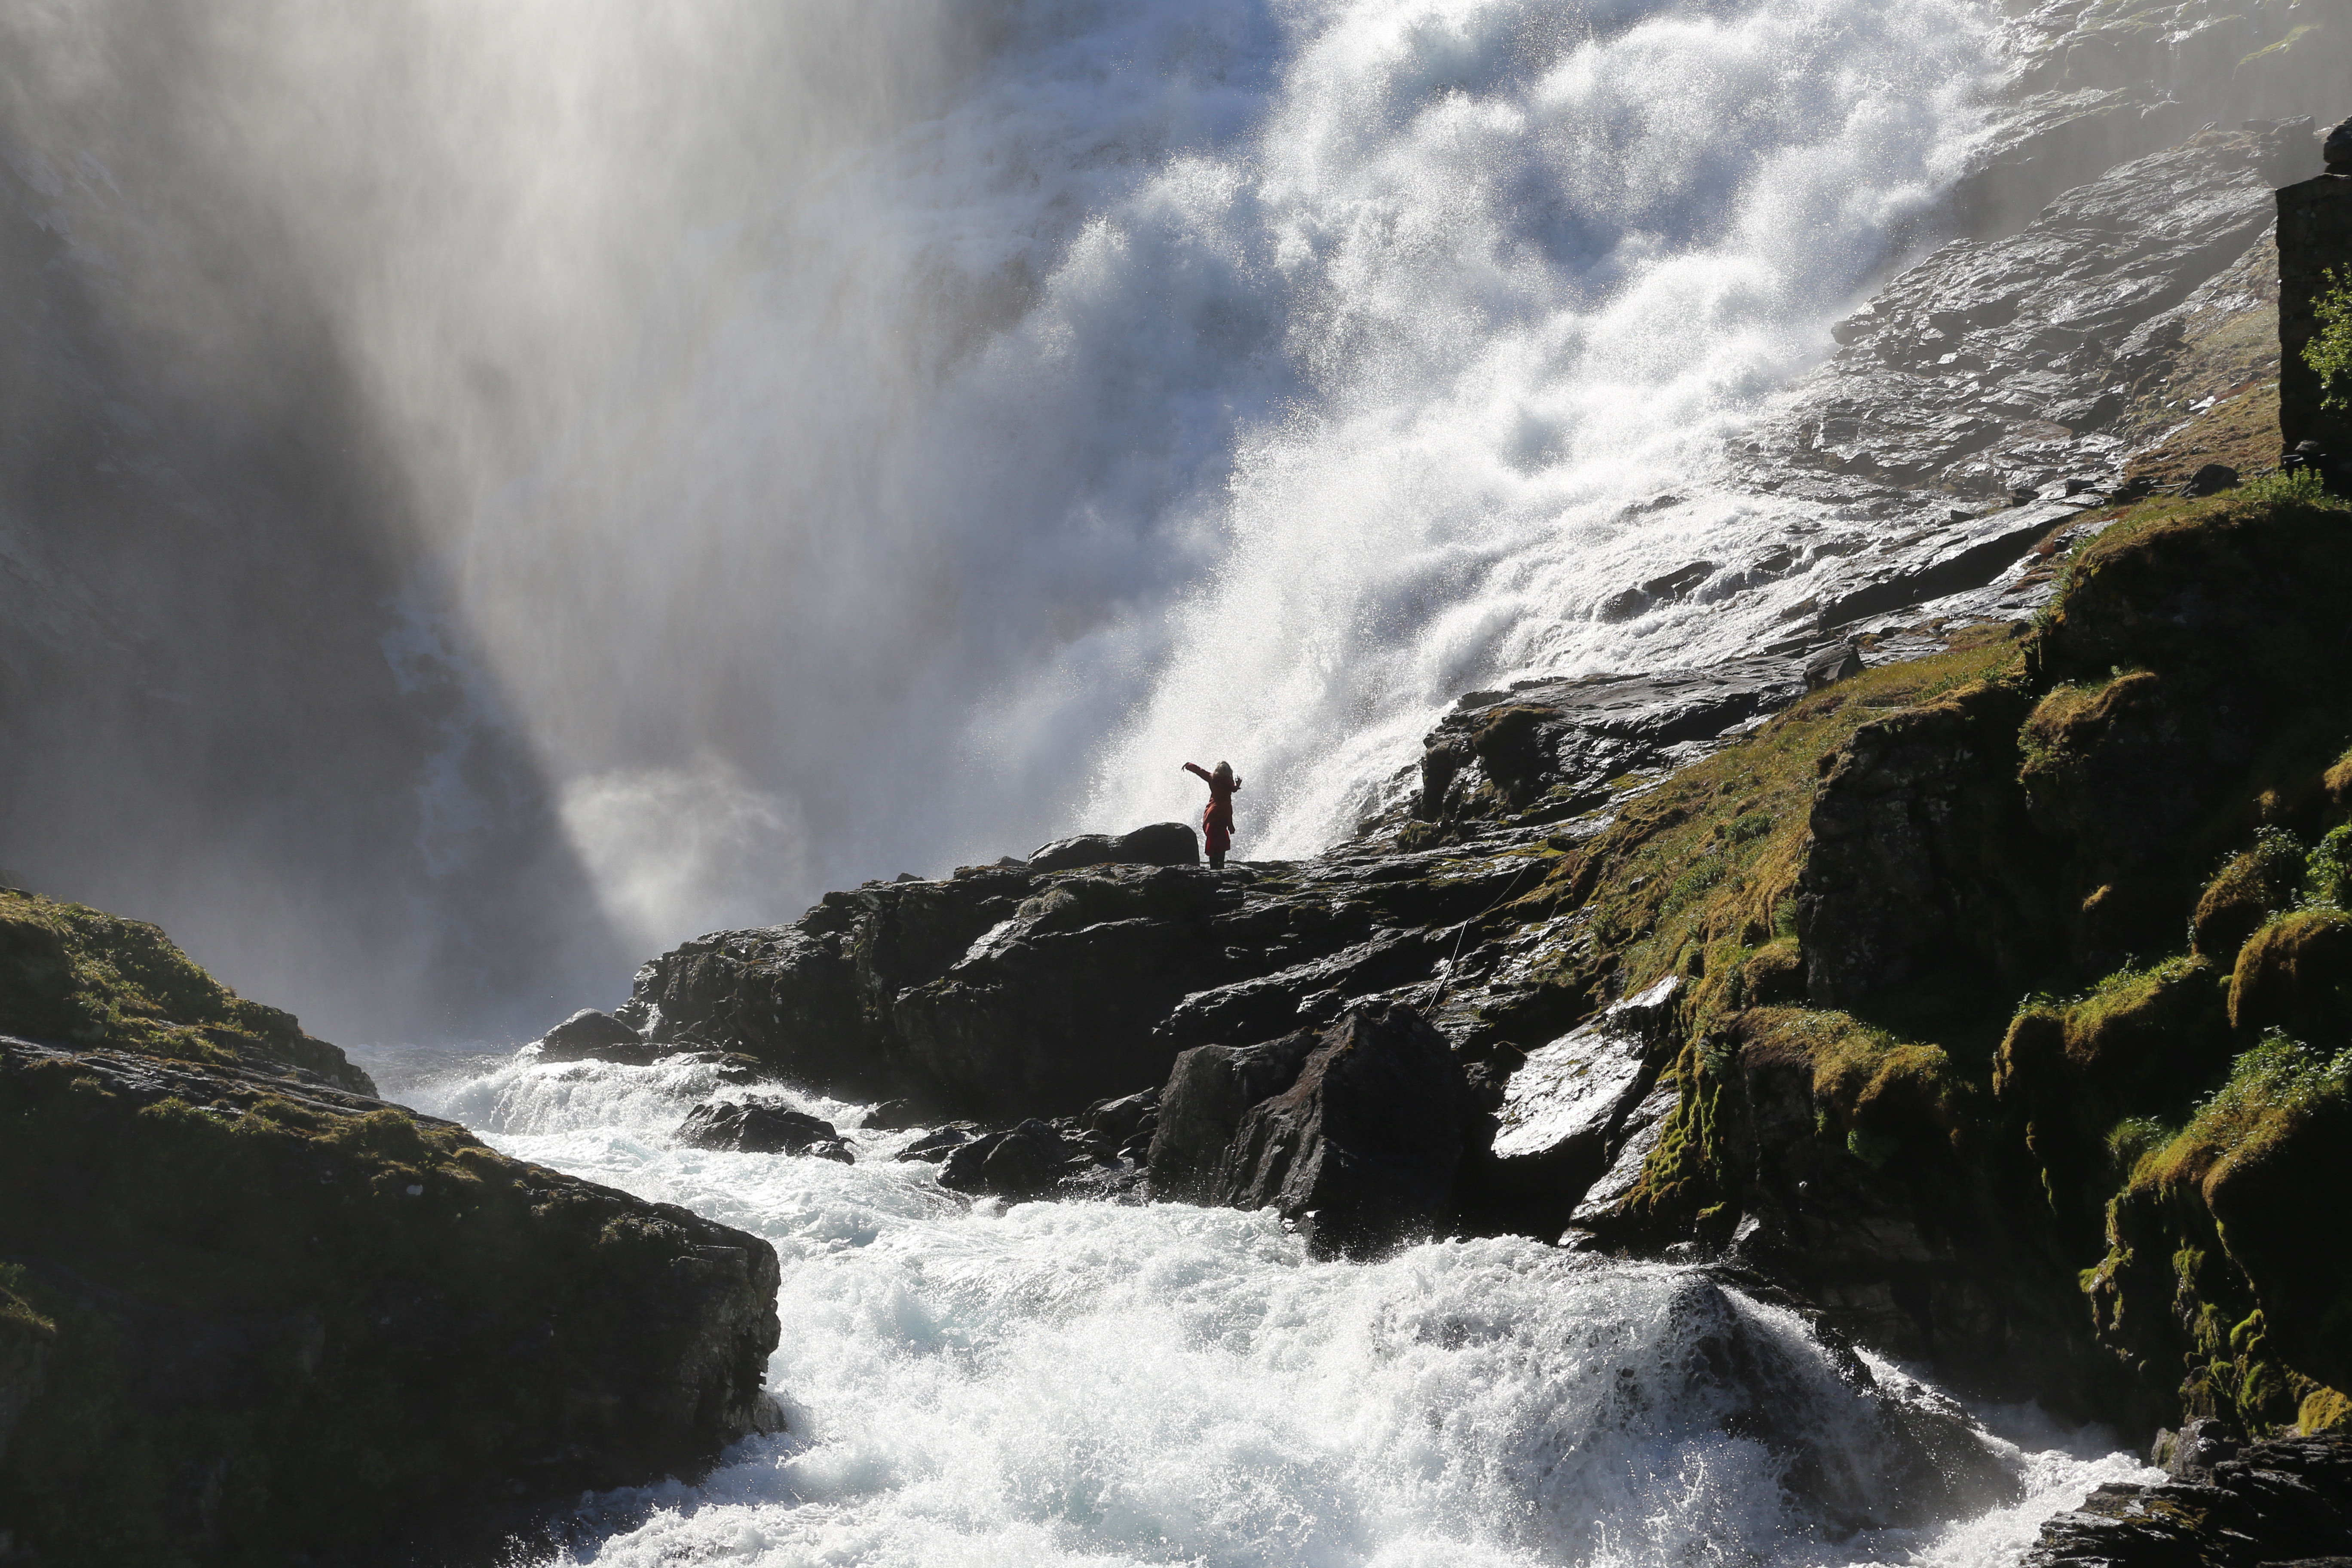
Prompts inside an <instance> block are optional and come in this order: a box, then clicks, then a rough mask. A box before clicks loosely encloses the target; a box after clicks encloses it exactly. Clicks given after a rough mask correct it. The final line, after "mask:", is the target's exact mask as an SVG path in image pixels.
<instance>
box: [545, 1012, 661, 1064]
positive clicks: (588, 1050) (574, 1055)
mask: <svg viewBox="0 0 2352 1568" xmlns="http://www.w3.org/2000/svg"><path fill="white" fill-rule="evenodd" d="M654 1054H655V1053H654V1052H653V1050H652V1048H651V1047H648V1046H647V1045H646V1041H645V1039H644V1037H641V1036H640V1035H639V1034H638V1033H637V1032H636V1031H635V1029H633V1028H631V1027H629V1026H628V1025H626V1024H624V1023H623V1022H621V1020H620V1019H618V1018H615V1017H614V1016H613V1015H611V1014H610V1013H600V1012H598V1011H597V1010H596V1009H595V1008H593V1007H583V1008H581V1009H580V1011H578V1012H577V1013H574V1014H572V1016H570V1017H569V1018H566V1019H564V1020H563V1022H562V1023H561V1024H558V1025H556V1026H555V1027H553V1028H551V1029H550V1030H548V1031H547V1033H546V1035H545V1036H544V1037H541V1041H540V1047H539V1059H540V1060H541V1061H543V1062H580V1061H604V1062H619V1063H622V1064H623V1065H625V1066H631V1065H635V1066H641V1065H643V1064H644V1063H646V1062H649V1061H651V1060H653V1059H654Z"/></svg>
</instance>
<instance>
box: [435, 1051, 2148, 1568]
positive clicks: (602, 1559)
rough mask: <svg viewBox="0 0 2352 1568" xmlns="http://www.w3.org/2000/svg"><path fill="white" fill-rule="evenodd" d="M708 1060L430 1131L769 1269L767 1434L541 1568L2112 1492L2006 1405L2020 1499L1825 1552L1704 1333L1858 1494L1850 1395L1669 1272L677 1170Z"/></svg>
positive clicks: (1340, 1538) (1788, 1347)
mask: <svg viewBox="0 0 2352 1568" xmlns="http://www.w3.org/2000/svg"><path fill="white" fill-rule="evenodd" d="M705 1073H707V1069H701V1068H663V1067H656V1068H619V1067H612V1066H608V1065H604V1064H598V1063H577V1064H570V1065H565V1066H547V1067H542V1066H539V1065H537V1064H536V1063H534V1062H532V1061H530V1060H529V1059H528V1058H524V1059H519V1060H517V1061H514V1062H510V1063H508V1064H504V1065H502V1066H499V1067H498V1068H495V1069H493V1070H492V1071H490V1072H488V1073H486V1074H483V1075H481V1076H480V1077H478V1078H476V1079H470V1080H464V1081H458V1082H452V1083H445V1084H444V1085H443V1087H442V1088H441V1089H437V1090H436V1091H435V1092H434V1093H433V1094H432V1095H431V1096H429V1097H428V1098H429V1099H430V1101H431V1103H430V1104H428V1105H426V1106H425V1109H431V1110H437V1111H439V1112H441V1113H443V1114H450V1113H456V1114H458V1115H461V1116H467V1118H468V1119H469V1120H473V1121H474V1122H475V1124H476V1125H477V1126H478V1128H479V1129H480V1130H481V1131H483V1133H484V1135H485V1136H486V1137H488V1138H489V1139H490V1141H491V1142H494V1143H496V1144H498V1145H499V1147H500V1148H502V1149H505V1150H507V1151H509V1152H513V1153H516V1154H519V1155H522V1156H525V1157H527V1158H530V1159H532V1160H536V1161H540V1162H541V1163H548V1164H551V1165H554V1166H556V1167H558V1168H560V1169H565V1170H570V1171H572V1172H575V1173H579V1174H582V1175H584V1176H588V1177H591V1178H593V1179H595V1180H598V1181H602V1182H606V1183H610V1184H614V1185H617V1186H620V1187H623V1188H625V1189H627V1190H629V1191H633V1192H635V1193H638V1194H643V1195H645V1196H647V1197H652V1198H657V1199H661V1200H664V1201H669V1202H676V1203H681V1204H685V1205H688V1206H689V1207H692V1208H694V1209H696V1210H697V1211H698V1212H700V1213H703V1214H707V1215H711V1216H712V1217H714V1218H717V1219H719V1220H722V1221H725V1222H726V1223H729V1224H732V1225H737V1226H742V1227H744V1228H746V1229H749V1230H751V1231H753V1232H755V1233H757V1234H759V1235H761V1236H763V1237H767V1238H768V1239H769V1240H770V1241H771V1242H772V1243H773V1244H774V1245H775V1247H776V1248H777V1252H778V1255H779V1258H780V1259H781V1261H782V1269H783V1279H782V1290H781V1292H780V1297H779V1300H778V1310H779V1314H780V1316H781V1318H782V1322H783V1325H784V1332H783V1340H782V1344H781V1346H780V1347H779V1349H778V1351H777V1352H776V1354H775V1356H774V1358H773V1359H772V1362H771V1363H770V1373H769V1375H770V1383H771V1385H772V1387H774V1388H775V1389H777V1390H778V1391H779V1392H780V1393H781V1394H782V1397H783V1399H784V1401H785V1403H786V1406H787V1411H788V1415H789V1416H790V1420H791V1430H790V1432H789V1433H788V1434H786V1435H784V1436H779V1437H775V1438H755V1439H751V1440H750V1441H747V1442H746V1443H744V1444H742V1445H740V1446H739V1447H737V1448H736V1449H735V1450H734V1451H733V1453H732V1454H731V1456H730V1461H729V1462H728V1463H726V1464H725V1465H723V1466H722V1467H721V1468H719V1470H718V1471H717V1472H716V1473H715V1474H713V1475H712V1476H711V1477H709V1479H707V1480H706V1481H705V1482H704V1483H703V1484H701V1485H699V1486H697V1487H686V1486H682V1485H679V1484H677V1483H676V1482H672V1483H667V1484H666V1485H663V1486H659V1487H654V1488H646V1489H626V1490H624V1491H620V1492H615V1493H611V1494H606V1495H604V1496H601V1497H599V1498H596V1499H594V1500H593V1501H592V1502H591V1503H590V1504H589V1505H588V1506H587V1507H586V1508H584V1509H583V1510H582V1512H581V1514H580V1515H579V1517H578V1519H577V1520H576V1521H575V1524H576V1527H577V1528H578V1529H579V1530H580V1531H582V1532H583V1537H584V1539H583V1544H582V1545H581V1546H580V1547H579V1548H577V1549H575V1551H574V1552H573V1553H572V1556H571V1557H570V1558H569V1559H567V1561H572V1562H578V1563H586V1562H591V1561H593V1562H594V1563H603V1564H653V1563H699V1562H714V1561H719V1562H731V1561H740V1562H748V1563H770V1564H783V1563H812V1564H814V1563H872V1564H908V1565H913V1564H938V1563H989V1564H1014V1563H1024V1564H1025V1563H1036V1564H1088V1565H1100V1564H1111V1563H1122V1564H1123V1563H1233V1564H1266V1565H1276V1564H1280V1565H1286V1568H1287V1565H1304V1564H1336V1563H1351V1564H1380V1565H1383V1568H1385V1565H1391V1564H1396V1565H1402V1564H1438V1563H1444V1564H1457V1563H1468V1564H1488V1563H1493V1564H1501V1563H1512V1564H1519V1563H1571V1562H1572V1563H1605V1564H1612V1565H1617V1564H1623V1565H1626V1568H1635V1565H1652V1564H1655V1565H1664V1564H1685V1563H1701V1562H1709V1563H1712V1562H1743V1563H1844V1562H1862V1561H1909V1562H1917V1563H1933V1564H1937V1565H1939V1568H1940V1565H1945V1564H1949V1565H1952V1568H1960V1565H1964V1564H1966V1565H1974V1564H1986V1565H1988V1568H1989V1565H1990V1564H1991V1563H1995V1562H2000V1561H2007V1560H2008V1556H2009V1554H2011V1553H2012V1552H2013V1549H2014V1548H2015V1547H2016V1546H2017V1545H2019V1544H2021V1543H2022V1542H2024V1541H2026V1540H2028V1539H2030V1538H2031V1536H2032V1531H2033V1530H2034V1528H2035V1527H2036V1526H2037V1525H2038V1522H2039V1521H2040V1520H2041V1519H2042V1518H2043V1517H2045V1516H2046V1515H2047V1514H2048V1513H2050V1512H2052V1511H2053V1510H2056V1509H2059V1508H2062V1507H2064V1506H2068V1505H2071V1504H2072V1503H2074V1501H2076V1500H2079V1499H2080V1497H2081V1496H2082V1495H2083V1493H2084V1491H2086V1490H2087V1489H2088V1488H2089V1487H2090V1486H2091V1485H2092V1484H2095V1480H2096V1479H2107V1478H2109V1477H2111V1476H2121V1475H2125V1474H2127V1473H2130V1472H2131V1471H2132V1469H2133V1467H2132V1465H2131V1464H2130V1462H2129V1461H2128V1460H2126V1459H2125V1458H2122V1457H2121V1456H2111V1455H2107V1454H2105V1451H2104V1449H2103V1448H2102V1447H2100V1446H2098V1445H2097V1444H2096V1443H2095V1441H2094V1442H2092V1443H2091V1444H2089V1445H2088V1446H2084V1444H2082V1443H2081V1442H2080V1441H2079V1440H2078V1441H2077V1443H2076V1449H2077V1450H2078V1451H2069V1450H2068V1449H2067V1448H2066V1447H2065V1446H2064V1444H2065V1441H2066V1439H2065V1437H2064V1435H2061V1434H2056V1433H2053V1432H2051V1431H2049V1430H2047V1429H2046V1423H2045V1424H2044V1427H2043V1429H2042V1430H2039V1431H2036V1430H2034V1429H2032V1413H2030V1412H2027V1413H2008V1414H2007V1415H2006V1416H2005V1418H2004V1419H2005V1421H2006V1425H2005V1426H2004V1427H2003V1429H2004V1430H2007V1431H2009V1432H2010V1433H2011V1436H2020V1437H2023V1438H2024V1439H2025V1440H2026V1442H2027V1443H2028V1444H2029V1445H2038V1449H2037V1450H2034V1451H2031V1457H2030V1458H2026V1459H2025V1465H2026V1469H2027V1472H2028V1476H2029V1480H2030V1484H2031V1492H2030V1495H2029V1496H2028V1497H2027V1499H2026V1500H2024V1501H2022V1502H2021V1503H2020V1504H2019V1505H2017V1506H2015V1507H2013V1508H2008V1509H2003V1510H1997V1511H1995V1512H1994V1513H1991V1514H1989V1515H1986V1516H1985V1517H1983V1518H1981V1519H1979V1520H1976V1521H1970V1522H1969V1523H1967V1524H1964V1525H1960V1526H1958V1527H1954V1528H1951V1529H1947V1530H1940V1531H1913V1532H1904V1531H1878V1532H1875V1533H1869V1532H1865V1533H1864V1534H1863V1535H1860V1536H1853V1537H1848V1538H1846V1539H1843V1540H1840V1539H1838V1538H1837V1535H1836V1532H1835V1531H1832V1530H1831V1529H1829V1528H1827V1527H1826V1526H1825V1525H1824V1523H1823V1521H1822V1520H1820V1519H1819V1518H1817V1517H1816V1516H1815V1515H1814V1514H1813V1513H1812V1512H1811V1511H1810V1510H1808V1509H1807V1508H1806V1507H1805V1506H1804V1505H1802V1504H1801V1503H1799V1502H1796V1501H1794V1500H1790V1499H1789V1498H1787V1497H1784V1496H1783V1495H1781V1493H1780V1490H1779V1483H1778V1478H1779V1477H1780V1474H1781V1472H1782V1470H1783V1468H1784V1467H1785V1461H1784V1460H1783V1459H1781V1458H1776V1457H1775V1456H1774V1455H1773V1454H1772V1453H1771V1452H1770V1451H1769V1450H1768V1448H1767V1447H1765V1446H1764V1445H1763V1444H1762V1443H1761V1442H1759V1440H1757V1439H1756V1438H1754V1437H1752V1436H1734V1435H1732V1434H1731V1433H1730V1432H1728V1431H1727V1430H1726V1429H1725V1423H1726V1420H1727V1417H1728V1416H1729V1415H1730V1414H1731V1413H1732V1412H1733V1411H1734V1410H1735V1409H1736V1408H1738V1405H1739V1404H1740V1400H1741V1398H1742V1395H1741V1394H1739V1393H1738V1390H1736V1389H1733V1388H1727V1386H1726V1385H1725V1384H1723V1382H1722V1381H1721V1380H1720V1379H1719V1378H1718V1377H1716V1376H1714V1375H1713V1374H1711V1373H1709V1372H1708V1370H1707V1361H1706V1355H1707V1352H1706V1341H1707V1340H1708V1338H1709V1336H1717V1337H1719V1336H1720V1335H1721V1334H1722V1333H1723V1332H1724V1331H1727V1327H1728V1326H1729V1325H1730V1324H1731V1322H1732V1320H1734V1319H1737V1320H1738V1321H1740V1322H1741V1323H1744V1325H1745V1329H1746V1331H1748V1332H1750V1333H1752V1334H1754V1335H1755V1336H1757V1337H1758V1342H1759V1343H1761V1344H1763V1345H1765V1346H1767V1347H1768V1348H1769V1353H1770V1355H1772V1356H1774V1357H1777V1358H1780V1361H1781V1362H1782V1363H1784V1369H1783V1370H1782V1371H1780V1372H1779V1373H1774V1374H1773V1379H1774V1381H1773V1395H1772V1397H1773V1400H1774V1407H1773V1417H1774V1422H1775V1424H1776V1428H1777V1434H1776V1435H1777V1436H1781V1437H1787V1436H1802V1437H1804V1438H1806V1439H1808V1440H1811V1441H1813V1442H1816V1443H1818V1444H1821V1445H1822V1446H1823V1447H1824V1448H1825V1450H1826V1451H1828V1452H1831V1453H1832V1454H1838V1455H1843V1456H1845V1458H1844V1461H1843V1462H1844V1463H1845V1464H1846V1465H1847V1466H1848V1467H1850V1468H1852V1470H1853V1476H1854V1477H1855V1478H1858V1479H1856V1480H1855V1481H1854V1484H1855V1485H1857V1486H1859V1487H1860V1488H1861V1489H1863V1491H1864V1493H1865V1494H1867V1493H1868V1492H1869V1490H1870V1489H1871V1488H1872V1487H1874V1486H1876V1485H1878V1484H1879V1483H1877V1482H1875V1481H1874V1480H1873V1479H1871V1476H1872V1472H1871V1470H1870V1466H1871V1465H1872V1464H1873V1463H1874V1456H1873V1455H1872V1454H1870V1453H1869V1452H1868V1451H1867V1442H1866V1438H1867V1434H1868V1433H1869V1432H1870V1431H1871V1430H1874V1429H1873V1428H1871V1427H1870V1426H1868V1425H1867V1422H1868V1411H1867V1409H1866V1406H1865V1405H1864V1402H1863V1401H1862V1400H1861V1399H1859V1398H1858V1397H1857V1396H1856V1395H1855V1394H1853V1391H1852V1390H1851V1389H1849V1388H1848V1387H1847V1386H1846V1385H1845V1384H1843V1382H1842V1381H1841V1380H1840V1379H1839V1378H1838V1376H1837V1374H1836V1373H1835V1370H1834V1368H1833V1367H1832V1366H1831V1365H1830V1364H1829V1363H1827V1362H1826V1360H1825V1359H1824V1358H1823V1357H1822V1356H1821V1354H1820V1353H1819V1352H1818V1351H1817V1350H1815V1348H1814V1347H1812V1346H1811V1343H1810V1342H1808V1341H1807V1340H1806V1339H1805V1338H1804V1337H1803V1335H1802V1333H1801V1331H1800V1330H1799V1328H1798V1327H1797V1325H1796V1324H1795V1322H1794V1321H1793V1320H1790V1319H1789V1318H1787V1317H1786V1316H1785V1315H1783V1314H1780V1313H1779V1312H1777V1311H1775V1310H1769V1309H1766V1308H1762V1307H1759V1306H1757V1305H1755V1304H1753V1303H1750V1302H1746V1301H1744V1300H1740V1299H1739V1298H1738V1297H1737V1296H1731V1295H1725V1296H1719V1297H1718V1296H1717V1295H1715V1294H1714V1293H1712V1292H1711V1291H1704V1290H1703V1291H1702V1292H1701V1293H1700V1295H1698V1296H1696V1297H1694V1296H1693V1295H1691V1294H1690V1291H1691V1289H1692V1280H1691V1279H1690V1278H1689V1277H1688V1276H1686V1275H1685V1274H1684V1273H1683V1272H1682V1271H1679V1270H1675V1269H1671V1268H1658V1267H1625V1266H1616V1265H1608V1264H1602V1263H1598V1262H1594V1261H1591V1260H1586V1259H1580V1258H1571V1257H1570V1256H1568V1255H1565V1254H1561V1253H1559V1252H1558V1251H1556V1250H1554V1249H1551V1248H1548V1247H1542V1246H1539V1245H1538V1244H1535V1243H1532V1242H1528V1241H1524V1240H1514V1239H1505V1240H1487V1241H1475V1242H1467V1243H1448V1244H1442V1245H1431V1246H1423V1247H1413V1248H1411V1249H1409V1250H1407V1251H1405V1252H1403V1253H1402V1254H1400V1255H1398V1256H1396V1257H1394V1258H1389V1259H1387V1260H1385V1261H1381V1262H1378V1263H1372V1264H1351V1263H1338V1262H1317V1261H1313V1260H1311V1259H1309V1258H1307V1256H1306V1255H1305V1252H1304V1250H1303V1248H1302V1247H1300V1245H1299V1243H1298V1242H1297V1239H1296V1238H1295V1237H1292V1236H1290V1235H1287V1234H1286V1233H1285V1231H1284V1230H1283V1228H1282V1226H1281V1225H1280V1223H1279V1222H1278V1221H1277V1220H1276V1219H1274V1218H1273V1217H1272V1216H1271V1215H1265V1214H1242V1213H1236V1212H1232V1211H1225V1210H1213V1209H1198V1208H1192V1207H1187V1206H1183V1205H1152V1206H1144V1207H1120V1206H1115V1205H1102V1204H1063V1205H1052V1204H1032V1205H1013V1206H1011V1207H1007V1206H1005V1205H1002V1204H1000V1203H996V1202H993V1201H989V1202H982V1203H980V1204H976V1205H975V1204H970V1203H968V1202H967V1201H966V1200H964V1199H962V1198H961V1197H958V1196H957V1195H955V1194H950V1193H947V1192H944V1191H942V1190H941V1189H940V1187H939V1186H938V1184H937V1181H936V1177H935V1174H934V1172H933V1169H932V1168H931V1167H929V1166H927V1165H923V1164H920V1163H898V1162H894V1161H891V1160H889V1159H888V1158H887V1154H888V1152H890V1151H891V1150H893V1149H895V1148H897V1147H899V1146H902V1145H903V1144H904V1143H905V1142H907V1141H908V1139H909V1138H910V1137H911V1136H913V1135H912V1134H909V1133H904V1132H899V1133H865V1132H860V1131H851V1132H850V1133H849V1137H850V1139H851V1141H852V1142H853V1143H854V1144H856V1146H857V1148H858V1152H859V1156H860V1159H859V1163H856V1164H855V1165H848V1166H845V1165H841V1164H837V1163H833V1162H829V1161H824V1160H819V1159H813V1158H799V1157H791V1156H783V1155H747V1154H730V1153H719V1152H707V1151H699V1150H687V1149H680V1148H677V1147H676V1146H675V1145H674V1144H673V1143H672V1142H670V1140H669V1137H668V1130H669V1129H670V1128H673V1127H674V1126H675V1125H676V1123H677V1121H678V1120H679V1119H680V1118H681V1117H682V1116H683V1114H684V1111H685V1110H686V1108H687V1106H688V1104H689V1103H690V1102H691V1101H692V1100H694V1099H695V1098H698V1097H700V1096H703V1095H706V1094H708V1093H709V1092H710V1091H711V1089H713V1088H714V1087H715V1085H714V1082H713V1081H712V1080H710V1079H708V1078H707V1077H705V1076H699V1075H703V1074H705ZM729 1092H737V1093H740V1092H742V1091H741V1090H731V1091H729ZM762 1092H764V1090H763V1091H762ZM793 1102H794V1103H796V1104H801V1105H803V1106H805V1107H807V1108H809V1109H812V1110H816V1111H817V1112H818V1113H819V1114H829V1115H831V1116H833V1117H834V1118H835V1120H836V1121H839V1122H842V1123H849V1122H854V1121H856V1120H857V1119H858V1113H857V1110H856V1108H854V1107H848V1106H845V1105H842V1104H841V1103H840V1102H835V1101H825V1100H814V1099H808V1098H804V1097H793ZM1881 1370H1882V1372H1883V1373H1884V1377H1885V1381H1886V1382H1887V1383H1888V1384H1892V1385H1895V1386H1900V1385H1901V1384H1902V1381H1903V1379H1902V1377H1901V1375H1900V1374H1899V1373H1897V1372H1896V1371H1895V1369H1893V1368H1890V1367H1885V1366H1884V1363H1881ZM2094 1436H2095V1435H2094ZM2028 1451H2029V1450H2023V1449H2021V1454H2022V1453H2026V1452H2028Z"/></svg>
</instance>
